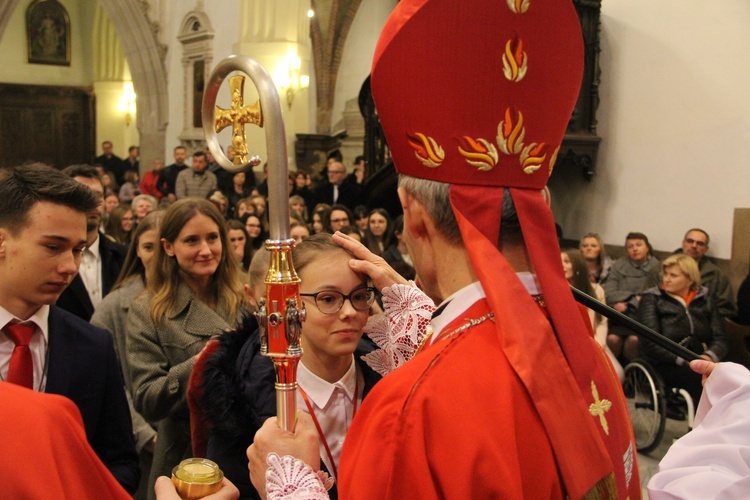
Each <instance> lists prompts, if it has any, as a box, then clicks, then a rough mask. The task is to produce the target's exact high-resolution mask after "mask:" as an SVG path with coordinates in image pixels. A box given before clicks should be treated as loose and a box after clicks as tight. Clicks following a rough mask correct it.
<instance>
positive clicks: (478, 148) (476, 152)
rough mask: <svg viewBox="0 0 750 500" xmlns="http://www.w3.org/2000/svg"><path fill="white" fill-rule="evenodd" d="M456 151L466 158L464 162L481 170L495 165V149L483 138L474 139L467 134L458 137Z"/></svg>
mask: <svg viewBox="0 0 750 500" xmlns="http://www.w3.org/2000/svg"><path fill="white" fill-rule="evenodd" d="M458 152H459V153H461V155H462V156H463V157H464V158H466V163H468V164H469V165H472V166H474V167H477V168H478V169H479V170H480V171H482V172H486V171H487V170H492V167H494V166H495V165H497V158H498V155H497V149H496V148H495V146H494V145H493V144H491V143H489V142H488V141H486V140H484V139H476V140H474V139H472V138H471V137H469V136H468V135H465V136H463V137H462V138H458Z"/></svg>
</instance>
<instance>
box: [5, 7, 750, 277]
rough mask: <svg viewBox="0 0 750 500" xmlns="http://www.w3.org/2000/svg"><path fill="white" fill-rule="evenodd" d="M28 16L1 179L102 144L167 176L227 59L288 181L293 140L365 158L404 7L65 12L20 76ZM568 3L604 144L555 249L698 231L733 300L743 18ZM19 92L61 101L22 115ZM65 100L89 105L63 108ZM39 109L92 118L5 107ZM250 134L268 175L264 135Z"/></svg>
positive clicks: (8, 36)
mask: <svg viewBox="0 0 750 500" xmlns="http://www.w3.org/2000/svg"><path fill="white" fill-rule="evenodd" d="M34 3H35V2H34V1H33V0H10V1H8V2H3V4H2V6H0V83H2V84H3V85H4V86H11V87H6V88H5V89H4V91H3V92H1V93H0V99H2V102H3V103H2V104H1V105H0V106H2V107H0V123H2V134H1V135H2V138H3V140H2V141H0V148H1V149H0V158H2V160H0V161H2V164H3V165H7V164H14V163H18V162H21V161H24V160H26V159H28V158H29V157H31V153H32V152H33V153H34V155H35V156H36V158H37V159H42V160H45V159H48V160H49V159H52V158H53V157H52V156H50V154H51V152H52V151H53V150H54V151H65V150H68V151H69V150H70V149H71V146H70V145H69V144H70V142H71V140H72V139H73V138H74V137H75V138H76V139H77V140H78V141H79V142H81V144H84V146H81V147H82V148H83V149H82V150H81V152H80V153H76V154H79V155H81V158H79V161H80V160H81V159H86V158H89V157H90V158H93V157H94V156H96V155H99V154H101V143H102V141H104V140H110V141H112V142H113V144H114V151H115V153H116V154H118V155H120V156H121V157H122V156H125V155H127V148H128V146H130V145H133V144H137V145H139V146H140V154H141V165H144V166H147V165H150V164H151V162H152V160H153V159H155V158H161V159H164V160H165V162H166V163H169V162H170V161H171V151H172V149H173V148H174V147H175V146H177V145H185V146H186V147H187V148H188V151H190V150H194V149H195V148H196V147H198V146H200V145H201V144H202V142H201V141H203V138H202V132H201V130H200V129H199V128H198V127H196V126H195V125H196V122H195V114H196V112H197V111H198V110H197V109H196V108H197V107H198V103H199V102H200V97H199V95H198V94H199V92H200V87H201V85H202V78H205V77H207V76H208V75H209V74H210V71H211V70H212V68H213V66H214V65H215V64H216V63H218V61H220V60H221V59H223V58H224V57H226V56H228V55H229V54H233V53H237V54H245V55H249V56H251V57H253V58H255V59H256V60H258V61H259V62H261V64H263V65H264V66H266V67H267V68H268V69H269V72H270V73H271V74H272V75H273V76H274V78H275V79H278V85H279V89H280V90H282V92H283V94H284V95H290V96H291V99H293V100H290V101H289V105H288V106H285V107H284V110H283V111H284V122H285V126H286V133H287V148H288V151H289V155H288V156H289V164H290V168H291V169H295V168H297V167H298V166H297V165H296V155H295V149H294V148H295V141H296V136H297V134H303V135H304V134H309V135H324V136H327V137H337V134H339V135H338V137H341V135H343V136H345V138H344V139H343V140H342V141H341V143H342V144H341V148H340V149H341V151H342V153H343V154H344V163H345V164H346V165H348V166H349V167H350V168H351V163H352V161H353V160H354V157H355V156H357V155H358V154H362V153H361V151H362V149H361V148H362V145H361V143H362V141H363V138H364V124H363V120H362V116H361V114H360V111H359V106H358V96H359V93H360V90H361V89H362V86H363V83H364V82H365V80H366V78H367V76H368V74H369V71H370V63H371V60H372V55H373V52H374V49H375V43H376V41H377V37H378V35H379V32H380V28H381V27H382V25H383V23H384V22H385V20H386V18H387V17H388V14H389V13H390V11H391V10H392V9H393V7H394V6H395V4H396V3H397V2H396V1H395V0H327V1H313V2H309V1H307V0H227V1H222V2H206V1H203V0H196V1H187V2H184V1H176V0H138V1H135V2H133V1H128V0H99V1H95V2H90V1H84V0H78V1H76V0H60V1H59V4H60V5H62V6H63V7H64V9H65V11H66V13H67V16H68V25H67V26H65V30H66V33H65V34H64V36H65V37H67V38H66V40H67V44H68V45H67V46H66V47H65V48H64V51H65V52H67V53H66V54H65V56H66V57H63V59H66V58H67V62H63V63H62V64H61V63H60V62H59V61H58V62H57V63H55V64H49V63H39V62H37V63H31V62H29V54H30V53H29V50H30V49H29V47H30V45H29V43H30V41H29V36H28V30H27V12H28V11H29V7H31V6H32V4H34ZM575 3H578V4H581V5H585V4H589V5H591V4H595V11H596V12H597V13H599V12H600V17H599V26H598V32H597V30H593V31H591V33H593V36H597V37H598V42H599V44H598V51H597V53H596V54H595V57H596V59H597V61H596V63H597V66H598V67H597V75H596V79H595V80H596V81H595V82H594V83H595V85H596V93H597V94H598V99H597V101H598V102H596V103H595V106H596V107H595V117H594V121H593V122H592V123H591V124H590V128H591V129H592V130H593V132H594V133H595V135H596V136H597V137H599V138H601V142H600V143H599V146H598V151H597V152H596V156H595V158H593V162H594V166H593V172H594V173H593V175H591V173H590V170H591V168H592V167H591V165H588V166H584V167H581V165H580V164H575V163H572V164H570V165H558V169H557V171H556V172H555V173H554V175H552V177H551V180H550V183H549V186H550V190H551V192H552V205H553V210H554V212H555V216H556V219H557V221H558V223H559V224H560V225H561V226H562V228H563V232H564V237H565V239H569V240H572V241H577V240H578V239H580V237H581V236H583V235H584V234H585V233H587V232H590V231H594V232H597V233H599V234H600V235H601V236H602V238H603V240H604V242H605V244H606V245H608V248H609V246H611V247H612V250H613V252H614V253H615V254H617V253H618V250H620V251H621V250H622V246H623V243H624V236H625V234H626V233H628V232H630V231H639V232H643V233H645V234H647V235H648V236H649V238H650V240H651V242H652V244H653V246H654V248H655V249H656V250H657V252H664V253H669V252H671V251H672V250H673V249H674V248H677V247H678V246H679V242H680V240H681V237H682V235H683V234H684V232H685V231H686V230H687V229H688V228H691V227H701V228H704V229H706V231H707V232H708V233H709V234H710V236H711V249H710V252H709V255H710V256H711V257H713V258H714V259H716V260H717V261H718V263H719V264H720V267H722V268H723V269H725V270H726V271H727V272H728V273H729V274H730V276H731V279H732V284H733V285H734V287H735V290H736V288H737V287H738V286H739V283H740V282H741V280H742V279H743V278H744V277H745V275H746V274H747V270H748V261H749V260H750V241H749V240H748V238H747V236H746V235H747V228H748V224H750V215H748V213H747V212H746V211H745V208H746V207H747V206H748V204H747V201H746V197H747V186H748V185H749V184H750V172H748V169H746V168H744V164H745V163H746V160H745V158H744V156H743V154H744V153H743V152H744V151H745V148H744V147H742V146H741V145H742V144H745V143H746V142H747V140H746V139H747V136H748V134H750V126H748V118H747V116H748V115H749V113H748V109H747V108H748V106H750V104H748V100H747V99H744V98H743V97H742V96H743V95H744V92H743V90H744V87H745V85H744V83H745V82H746V80H747V76H748V75H747V72H748V71H750V70H749V69H747V67H746V65H743V64H737V63H738V62H739V61H742V60H744V58H745V57H746V56H745V52H746V49H747V47H748V44H750V35H748V33H747V30H746V29H745V28H744V27H745V22H746V21H747V19H748V16H750V6H749V5H748V4H747V2H744V1H743V0H727V1H726V2H722V4H721V6H720V7H718V6H717V7H715V8H713V9H710V11H708V12H707V11H706V9H705V4H703V3H702V2H688V3H685V2H682V1H679V0H667V1H663V2H657V3H654V2H648V1H646V0H636V1H631V0H628V1H626V0H605V1H602V2H599V1H594V2H584V1H581V2H575ZM313 12H314V15H312V17H308V16H309V15H310V14H313ZM589 42H590V41H589V40H587V43H589ZM196 72H198V73H200V74H196ZM302 84H306V85H308V86H307V88H304V87H303V85H302ZM247 86H248V91H247V93H248V94H249V95H251V93H252V85H250V84H247ZM18 87H21V88H24V87H26V88H33V87H55V88H58V89H59V92H57V93H56V94H53V95H46V96H45V97H44V98H43V99H40V98H39V97H33V96H34V94H32V97H28V96H23V97H22V96H21V95H20V94H18V92H19V90H18ZM65 89H68V94H69V95H67V96H66V91H65ZM72 89H77V90H79V91H80V90H83V91H84V97H76V98H75V99H74V98H73V97H72V94H70V92H73V90H72ZM287 91H290V93H289V94H287ZM49 99H67V100H68V101H71V100H76V99H78V100H81V99H83V100H84V101H86V102H87V103H88V104H86V105H85V108H86V111H85V113H84V114H83V115H81V116H78V117H77V118H76V119H75V120H73V119H72V118H69V119H70V120H72V121H70V122H68V123H66V122H65V121H64V117H59V116H58V117H56V118H54V120H53V119H52V118H51V117H49V116H45V115H44V113H41V114H34V115H33V116H34V117H33V118H32V116H31V113H32V111H31V109H30V107H29V106H28V104H27V105H25V106H26V107H25V108H24V106H20V107H19V106H18V104H14V102H15V103H17V102H19V100H21V101H23V100H26V101H29V100H30V101H32V102H33V101H37V102H42V101H44V100H49ZM220 104H221V103H220ZM224 104H226V103H224ZM66 105H74V103H72V102H68V104H66ZM24 109H25V110H24ZM50 120H52V121H50ZM55 120H57V121H55ZM73 128H75V129H77V130H71V129H73ZM247 130H248V140H249V141H250V143H251V144H252V145H253V147H255V148H257V151H258V154H260V155H261V157H263V155H264V153H265V144H264V140H263V135H262V134H263V132H262V131H261V130H260V129H258V128H257V127H248V129H247ZM220 137H227V139H226V140H227V142H228V141H229V139H228V136H220ZM19 145H21V146H19ZM55 154H58V153H55ZM68 159H72V158H70V157H65V156H63V157H62V158H60V160H61V161H63V162H64V161H66V160H68ZM321 161H322V160H321ZM300 168H303V169H306V168H313V166H311V165H303V166H300ZM587 171H589V172H588V173H587ZM256 175H258V176H259V175H260V170H259V167H256Z"/></svg>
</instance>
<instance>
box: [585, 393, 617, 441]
mask: <svg viewBox="0 0 750 500" xmlns="http://www.w3.org/2000/svg"><path fill="white" fill-rule="evenodd" d="M591 395H592V396H593V397H594V402H593V403H591V406H589V413H591V415H592V416H594V417H599V423H600V424H602V429H604V433H605V434H606V435H608V436H609V425H608V424H607V418H606V417H605V415H604V414H605V413H606V412H608V411H609V410H610V409H611V408H612V401H609V400H608V399H599V391H598V390H597V388H596V384H595V383H594V381H593V380H592V381H591Z"/></svg>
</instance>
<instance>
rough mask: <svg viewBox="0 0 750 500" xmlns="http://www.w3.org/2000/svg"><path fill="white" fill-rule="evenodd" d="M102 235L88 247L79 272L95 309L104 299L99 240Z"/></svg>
mask: <svg viewBox="0 0 750 500" xmlns="http://www.w3.org/2000/svg"><path fill="white" fill-rule="evenodd" d="M101 237H102V236H101V235H99V237H98V238H97V239H96V241H95V242H94V244H93V245H91V246H90V247H86V249H85V250H84V251H83V256H82V257H81V267H80V268H79V269H78V274H80V275H81V279H82V280H83V284H84V285H85V286H86V291H87V292H88V293H89V298H90V299H91V303H92V304H93V305H94V309H96V307H97V306H98V305H99V304H100V303H101V301H102V298H103V296H102V256H101V253H100V252H99V241H100V239H101Z"/></svg>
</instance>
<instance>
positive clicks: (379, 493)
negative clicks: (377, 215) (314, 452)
mask: <svg viewBox="0 0 750 500" xmlns="http://www.w3.org/2000/svg"><path fill="white" fill-rule="evenodd" d="M582 70H583V41H582V39H581V32H580V24H579V21H578V18H577V16H576V12H575V9H574V6H573V4H572V2H570V1H569V0H508V1H505V2H501V1H497V0H470V1H466V2H460V3H459V2H455V1H451V0H403V1H401V2H399V4H398V5H397V7H396V8H395V10H394V12H393V13H392V14H391V17H390V18H389V19H388V21H387V22H386V25H385V27H384V28H383V32H382V34H381V37H380V40H379V42H378V46H377V49H376V53H375V58H374V63H373V69H372V80H371V81H372V91H373V97H374V99H375V103H376V106H377V109H378V114H379V116H380V119H381V122H382V126H383V130H384V132H385V136H386V139H387V141H388V145H389V147H390V150H391V153H392V155H393V159H394V162H395V165H396V169H397V170H398V171H399V173H400V180H399V189H398V195H399V199H400V201H401V205H402V207H403V209H404V227H405V233H404V239H405V241H406V244H407V247H408V248H409V254H410V255H412V256H413V260H414V267H415V268H416V270H417V275H418V280H419V283H420V286H421V287H422V289H423V290H424V292H425V293H426V294H427V295H428V296H429V297H430V298H431V299H433V301H434V302H435V303H436V304H440V306H439V307H438V308H437V311H436V314H435V315H433V318H432V321H431V329H432V335H431V336H430V337H428V340H427V341H426V342H424V345H423V346H422V349H421V351H420V352H418V353H417V354H416V355H415V356H414V357H413V358H412V359H411V360H410V361H408V362H406V363H405V364H403V366H401V367H399V368H397V369H395V370H394V371H393V372H392V373H390V374H389V375H387V376H386V377H384V378H383V380H382V381H381V382H380V383H379V384H378V386H377V387H375V388H374V390H373V391H372V392H371V394H370V396H369V398H368V400H367V401H365V402H364V404H363V405H362V407H361V409H360V411H359V413H358V414H357V417H356V418H355V419H354V421H353V423H352V426H351V428H350V430H349V433H348V435H347V438H346V442H345V444H344V447H343V452H342V456H341V465H340V468H339V478H338V483H339V485H338V488H339V494H340V496H341V497H342V498H347V499H351V498H372V499H383V498H563V497H570V498H628V497H629V498H631V499H635V498H640V488H641V486H640V481H639V477H638V467H637V464H636V457H635V454H636V449H635V444H634V442H633V437H632V430H631V426H630V420H629V416H628V412H627V407H626V404H625V400H624V397H623V393H622V389H621V387H620V384H619V381H618V379H617V376H616V374H615V373H614V370H613V368H612V366H611V364H610V362H609V360H608V359H607V356H606V354H605V353H604V351H603V350H602V349H601V347H600V346H599V345H598V344H597V343H596V341H595V340H594V338H593V333H592V332H591V329H590V325H589V324H588V322H587V321H585V319H584V317H585V316H584V315H582V314H581V310H580V309H579V307H578V306H577V305H576V304H575V302H574V300H573V297H572V294H571V293H570V289H569V287H568V284H567V282H566V280H565V276H564V274H563V272H562V269H561V267H560V260H559V259H560V257H559V254H560V248H559V245H558V243H557V238H556V233H555V225H554V220H553V217H552V212H551V210H550V208H549V206H548V203H547V197H546V196H544V193H543V190H544V188H545V184H546V182H547V179H548V177H549V175H550V173H551V171H552V168H553V167H554V165H555V160H556V158H557V154H558V152H559V148H560V144H561V141H562V138H563V135H564V133H565V130H566V126H567V124H568V121H569V119H570V116H571V112H572V111H573V109H574V106H575V104H576V100H577V97H578V92H579V87H580V82H581V74H582ZM352 265H353V266H355V267H357V266H361V267H359V270H361V271H362V270H364V271H367V270H369V271H372V272H373V273H374V274H377V272H376V271H377V270H374V269H373V267H377V266H376V265H375V264H373V262H368V261H359V262H357V261H355V262H354V263H353V264H352ZM380 271H382V268H381V269H380ZM371 277H372V278H373V280H374V281H375V282H376V283H379V284H377V286H379V287H381V286H385V285H388V283H384V282H382V281H379V280H378V279H377V278H376V276H373V274H371ZM384 305H385V300H384ZM401 307H403V308H406V309H408V308H409V301H408V300H407V301H404V302H403V303H402V304H401ZM308 425H309V422H308V421H307V420H306V419H305V418H304V417H300V421H299V422H298V429H297V430H296V431H295V433H288V432H287V433H285V432H282V431H280V430H279V429H278V428H277V427H276V426H275V425H274V421H273V420H270V421H269V422H267V423H266V424H265V425H264V426H263V427H262V428H261V430H260V431H259V432H258V434H256V436H255V444H254V445H253V446H251V447H250V448H249V449H248V457H249V459H250V467H251V477H252V480H253V483H254V484H255V485H256V486H259V487H263V486H265V487H266V490H267V492H268V495H269V498H283V497H284V496H285V495H287V494H288V493H289V492H290V491H297V493H299V491H300V488H302V491H306V492H310V493H311V494H310V497H317V498H322V497H323V495H324V494H325V493H324V491H323V492H321V486H320V483H319V482H318V483H315V481H314V480H315V477H314V476H312V475H304V476H299V475H295V478H296V479H292V477H291V476H292V475H290V474H289V471H290V470H292V471H295V472H296V471H298V470H299V469H298V468H300V467H301V468H302V469H305V467H307V466H304V465H303V464H301V462H300V461H299V460H296V459H295V458H293V456H295V455H297V453H299V455H297V456H298V457H301V458H303V459H304V458H305V457H306V456H309V450H307V447H309V443H308V441H310V439H309V432H308ZM269 453H270V454H269ZM279 455H284V456H281V457H280V456H279ZM310 463H312V464H313V465H316V464H317V462H315V461H314V460H313V461H312V462H310ZM295 467H296V468H295ZM305 470H306V469H305ZM310 472H313V471H312V470H310ZM264 483H265V484H264Z"/></svg>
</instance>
